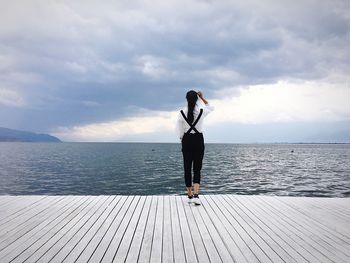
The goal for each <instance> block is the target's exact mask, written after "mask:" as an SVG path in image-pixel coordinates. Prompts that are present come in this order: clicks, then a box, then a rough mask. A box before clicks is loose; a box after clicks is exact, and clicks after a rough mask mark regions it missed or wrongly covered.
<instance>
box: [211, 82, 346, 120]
mask: <svg viewBox="0 0 350 263" xmlns="http://www.w3.org/2000/svg"><path fill="white" fill-rule="evenodd" d="M349 87H350V86H349V82H348V81H347V82H346V81H345V82H341V83H332V82H330V81H326V80H319V81H303V80H299V81H279V82H277V83H275V84H264V85H254V86H248V87H241V88H240V89H239V91H237V89H236V88H234V89H232V95H230V94H229V92H228V90H227V89H226V90H225V93H224V94H225V97H224V98H222V99H216V100H213V101H212V103H213V104H215V107H216V111H215V112H214V113H213V114H212V115H211V116H210V122H209V123H210V124H212V125H214V124H215V123H219V122H231V123H232V122H233V123H253V124H257V123H270V122H296V121H305V122H308V121H310V122H311V121H326V122H329V121H342V120H350V104H349V98H350V88H349Z"/></svg>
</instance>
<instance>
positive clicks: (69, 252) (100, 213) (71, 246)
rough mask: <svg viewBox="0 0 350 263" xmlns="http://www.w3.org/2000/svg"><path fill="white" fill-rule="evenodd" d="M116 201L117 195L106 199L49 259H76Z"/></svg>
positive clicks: (56, 260)
mask: <svg viewBox="0 0 350 263" xmlns="http://www.w3.org/2000/svg"><path fill="white" fill-rule="evenodd" d="M116 203H117V201H116V196H109V197H108V199H106V200H104V202H103V203H102V204H101V206H100V208H99V209H98V210H97V211H96V212H95V213H94V214H93V215H92V216H91V217H89V218H88V220H87V221H85V223H84V224H82V225H81V226H80V229H79V230H78V231H77V232H76V233H75V234H74V235H73V236H72V237H71V238H69V239H67V241H66V242H62V243H65V245H64V246H59V247H60V248H59V250H58V252H57V253H56V255H55V256H54V257H52V258H51V259H50V260H49V261H53V262H63V261H67V262H73V261H74V260H73V259H76V257H77V256H78V255H79V254H80V253H81V251H82V250H83V249H84V247H85V246H86V244H87V243H88V241H89V240H90V239H91V238H92V237H93V236H94V234H95V232H96V230H97V229H98V228H99V227H100V226H101V224H102V222H103V221H104V220H105V218H106V217H107V216H108V215H109V214H110V213H111V211H112V209H113V207H114V205H115V204H116ZM69 256H70V257H69Z"/></svg>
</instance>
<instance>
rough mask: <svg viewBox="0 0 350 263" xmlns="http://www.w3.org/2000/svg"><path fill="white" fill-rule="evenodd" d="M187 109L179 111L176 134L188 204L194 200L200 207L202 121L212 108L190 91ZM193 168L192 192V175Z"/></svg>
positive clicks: (199, 95)
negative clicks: (201, 102)
mask: <svg viewBox="0 0 350 263" xmlns="http://www.w3.org/2000/svg"><path fill="white" fill-rule="evenodd" d="M198 97H199V98H200V99H201V100H202V101H203V103H204V105H205V107H203V108H200V107H199V106H198V105H197V100H198ZM186 99H187V107H186V108H184V109H183V110H181V111H180V113H179V116H178V120H177V132H178V136H179V138H180V140H181V143H182V155H183V160H184V172H185V184H186V188H187V196H188V199H189V202H191V200H192V199H193V200H194V203H195V204H196V205H200V200H199V196H198V192H199V184H200V179H201V169H202V161H203V156H204V138H203V133H202V131H203V129H202V125H203V119H204V117H205V116H207V114H208V113H209V112H211V111H213V107H212V106H210V105H209V103H208V101H207V100H206V99H205V98H204V97H203V94H202V93H201V92H200V91H199V92H196V91H194V90H190V91H189V92H187V94H186ZM192 166H193V186H194V189H193V192H194V194H193V193H192V175H191V170H192Z"/></svg>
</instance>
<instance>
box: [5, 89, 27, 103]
mask: <svg viewBox="0 0 350 263" xmlns="http://www.w3.org/2000/svg"><path fill="white" fill-rule="evenodd" d="M0 104H3V105H5V106H10V107H23V106H25V105H26V102H25V99H24V98H23V97H22V96H21V95H20V94H19V93H18V92H16V91H14V90H10V89H5V88H0Z"/></svg>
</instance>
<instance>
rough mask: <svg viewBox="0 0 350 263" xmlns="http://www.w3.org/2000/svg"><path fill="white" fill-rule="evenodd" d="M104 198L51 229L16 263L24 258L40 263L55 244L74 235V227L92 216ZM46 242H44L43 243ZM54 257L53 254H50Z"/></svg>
mask: <svg viewBox="0 0 350 263" xmlns="http://www.w3.org/2000/svg"><path fill="white" fill-rule="evenodd" d="M103 198H104V197H100V196H97V197H93V198H91V202H89V203H87V204H86V206H83V207H82V209H81V210H79V211H77V213H73V214H72V215H71V216H69V217H68V218H67V219H66V220H64V221H63V224H59V225H57V226H56V227H55V228H53V229H51V230H50V231H49V232H48V233H47V234H46V235H45V237H44V238H42V239H40V241H41V242H38V243H37V244H35V246H31V247H30V248H29V249H27V250H26V251H25V252H24V253H23V254H22V255H21V257H19V258H16V261H15V262H22V261H21V260H22V258H25V257H26V256H28V257H27V258H25V260H27V261H29V262H37V261H39V260H40V259H41V258H42V257H43V256H44V255H45V254H46V253H50V250H51V249H52V248H54V246H55V244H57V243H58V242H59V241H60V240H61V239H62V238H63V237H64V236H65V235H72V232H70V231H73V232H74V230H75V228H74V226H75V225H76V224H78V223H79V221H80V220H82V219H83V218H84V217H85V216H90V215H92V214H93V213H94V211H95V210H96V206H97V207H98V205H99V203H101V202H102V201H103ZM42 241H44V242H42ZM50 255H52V254H50Z"/></svg>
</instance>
